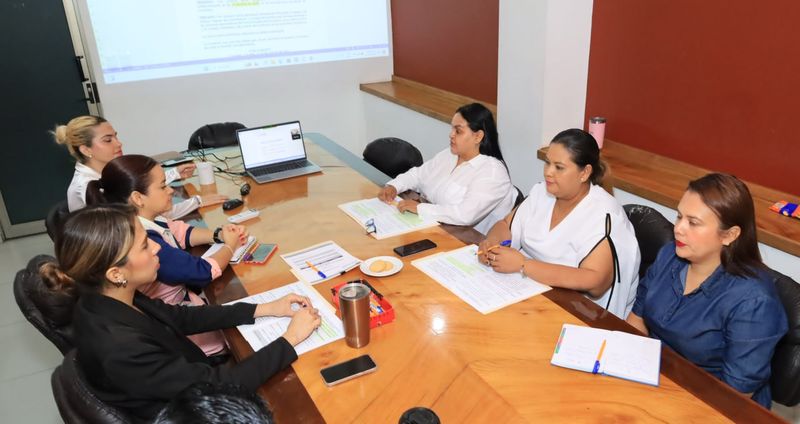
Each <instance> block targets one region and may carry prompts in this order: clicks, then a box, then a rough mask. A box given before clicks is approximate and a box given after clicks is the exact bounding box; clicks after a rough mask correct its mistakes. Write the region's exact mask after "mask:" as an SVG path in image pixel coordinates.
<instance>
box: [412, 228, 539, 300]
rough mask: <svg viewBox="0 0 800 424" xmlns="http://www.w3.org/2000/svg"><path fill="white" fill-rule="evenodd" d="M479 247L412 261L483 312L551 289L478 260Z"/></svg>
mask: <svg viewBox="0 0 800 424" xmlns="http://www.w3.org/2000/svg"><path fill="white" fill-rule="evenodd" d="M477 251H478V246H476V245H474V244H473V245H470V246H464V247H462V248H460V249H456V250H451V251H449V252H443V253H439V254H436V255H431V256H428V257H425V258H422V259H417V260H415V261H413V262H411V264H412V265H414V266H415V267H417V268H419V269H420V270H421V271H422V272H424V273H425V274H427V275H428V276H429V277H431V278H433V279H434V280H436V281H437V282H438V283H439V284H441V285H443V286H444V287H445V288H447V289H448V290H450V291H451V292H453V293H454V294H455V295H456V296H458V297H460V298H461V300H463V301H465V302H467V303H469V304H470V305H471V306H472V307H473V308H475V309H477V310H478V311H479V312H480V313H482V314H488V313H490V312H494V311H496V310H498V309H501V308H504V307H506V306H508V305H512V304H514V303H517V302H520V301H523V300H525V299H527V298H529V297H533V296H536V295H537V294H541V293H544V292H546V291H548V290H550V286H546V285H544V284H541V283H539V282H536V281H534V280H531V279H530V278H526V277H523V276H521V275H520V274H519V273H516V272H515V273H513V274H500V273H497V272H494V270H493V269H492V268H491V267H489V266H487V265H484V264H482V263H480V262H479V261H478V257H477V255H476V253H477Z"/></svg>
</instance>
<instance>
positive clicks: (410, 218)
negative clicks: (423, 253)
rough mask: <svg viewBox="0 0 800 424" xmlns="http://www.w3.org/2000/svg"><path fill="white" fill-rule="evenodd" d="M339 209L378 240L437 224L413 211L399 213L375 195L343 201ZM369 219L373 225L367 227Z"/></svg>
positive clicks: (397, 200) (399, 199)
mask: <svg viewBox="0 0 800 424" xmlns="http://www.w3.org/2000/svg"><path fill="white" fill-rule="evenodd" d="M401 200H403V199H401V198H399V197H398V198H396V199H395V201H396V202H399V201H401ZM339 209H341V210H342V211H344V213H346V214H347V215H349V216H350V218H353V219H354V220H355V221H356V222H357V223H358V224H359V225H360V226H361V228H364V231H370V234H371V235H372V236H373V237H375V238H376V239H378V240H382V239H385V238H389V237H394V236H398V235H400V234H406V233H411V232H414V231H417V230H421V229H423V228H430V227H435V226H437V225H439V223H438V222H436V221H429V220H424V219H422V218H420V217H419V215H417V214H415V213H411V212H402V213H401V212H400V211H399V210H397V207H396V206H392V205H388V204H386V203H383V202H382V201H381V200H379V199H378V198H377V197H373V198H372V199H364V200H356V201H355V202H349V203H344V204H341V205H339ZM369 220H373V223H374V227H371V228H369V229H367V221H369Z"/></svg>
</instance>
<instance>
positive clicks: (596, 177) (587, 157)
mask: <svg viewBox="0 0 800 424" xmlns="http://www.w3.org/2000/svg"><path fill="white" fill-rule="evenodd" d="M550 144H560V145H561V146H563V147H564V148H565V149H567V151H568V152H569V156H570V158H571V159H572V161H573V162H575V164H576V165H578V167H579V168H585V167H586V165H592V175H591V176H590V177H589V181H591V182H592V184H594V185H602V184H603V176H604V175H605V174H606V168H607V166H606V163H605V162H603V160H602V159H600V148H599V147H597V141H595V139H594V137H592V135H591V134H589V133H588V132H586V131H584V130H581V129H578V128H571V129H568V130H564V131H561V132H560V133H558V134H556V136H555V137H553V141H551V142H550Z"/></svg>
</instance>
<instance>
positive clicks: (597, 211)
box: [479, 129, 640, 319]
mask: <svg viewBox="0 0 800 424" xmlns="http://www.w3.org/2000/svg"><path fill="white" fill-rule="evenodd" d="M545 162H546V164H545V168H544V180H545V181H544V183H538V184H536V185H534V186H533V188H532V189H531V192H530V195H529V196H528V198H527V199H525V201H524V202H523V203H522V204H520V205H519V207H518V208H517V210H515V211H514V212H512V213H511V214H510V215H508V216H507V217H506V218H505V219H503V220H502V221H500V222H498V223H497V224H496V225H495V226H494V227H493V228H492V229H491V231H490V232H489V234H488V235H487V237H486V240H485V241H484V242H483V243H481V250H482V251H483V252H484V253H483V254H482V255H481V257H480V258H479V259H480V260H481V261H482V262H483V263H485V264H487V265H490V266H492V267H493V268H494V270H495V271H497V272H502V273H514V272H519V273H521V274H522V275H523V276H527V277H530V278H532V279H534V280H537V281H539V282H542V283H544V284H548V285H550V286H553V287H563V288H568V289H573V290H578V291H581V292H583V293H584V294H585V295H586V296H587V297H588V298H589V299H591V300H593V301H594V302H595V303H597V304H598V305H600V306H602V307H604V308H606V309H608V310H609V311H610V312H611V313H613V314H614V315H617V316H618V317H620V318H622V319H625V317H626V316H627V315H628V313H630V311H631V308H632V307H633V301H634V299H635V297H636V287H637V286H638V284H639V274H638V270H639V261H640V256H639V245H638V243H637V241H636V234H635V233H634V230H633V226H632V225H631V223H630V221H628V217H627V215H626V214H625V211H624V210H623V209H622V207H621V206H620V204H619V203H618V202H617V200H616V199H615V198H614V197H613V196H611V195H610V194H608V193H607V192H606V191H605V190H603V188H602V187H601V186H600V184H601V182H602V178H603V174H604V173H605V165H604V164H603V162H602V161H601V160H600V150H599V149H598V147H597V143H596V142H595V140H594V137H592V136H591V134H589V133H587V132H585V131H583V130H579V129H571V130H566V131H562V132H561V133H559V134H558V135H556V137H555V138H554V139H553V141H552V142H550V148H549V149H548V151H547V160H546V161H545ZM508 239H510V240H511V246H509V247H503V246H500V247H493V246H497V245H499V244H500V243H501V242H502V241H504V240H508Z"/></svg>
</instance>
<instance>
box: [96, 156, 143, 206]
mask: <svg viewBox="0 0 800 424" xmlns="http://www.w3.org/2000/svg"><path fill="white" fill-rule="evenodd" d="M156 165H158V162H156V161H155V160H154V159H153V158H151V157H149V156H143V155H123V156H120V157H118V158H115V159H113V160H112V161H110V162H108V163H107V164H106V166H105V167H103V172H102V174H101V177H100V179H99V180H96V181H90V182H89V184H88V185H87V186H86V204H88V205H97V204H103V203H128V198H129V197H130V196H131V193H133V192H134V191H138V192H139V193H142V194H147V188H148V187H149V186H150V183H151V181H150V171H151V170H152V169H153V168H155V167H156Z"/></svg>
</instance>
